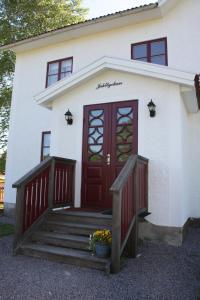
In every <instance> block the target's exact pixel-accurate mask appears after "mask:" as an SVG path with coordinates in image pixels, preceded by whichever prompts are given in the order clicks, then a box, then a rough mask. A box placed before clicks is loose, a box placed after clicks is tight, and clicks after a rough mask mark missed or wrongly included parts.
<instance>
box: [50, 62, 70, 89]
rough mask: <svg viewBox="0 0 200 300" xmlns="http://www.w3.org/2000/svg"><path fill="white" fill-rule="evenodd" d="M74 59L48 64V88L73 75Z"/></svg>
mask: <svg viewBox="0 0 200 300" xmlns="http://www.w3.org/2000/svg"><path fill="white" fill-rule="evenodd" d="M72 65H73V58H72V57H69V58H64V59H59V60H54V61H50V62H48V64H47V79H46V87H48V86H50V85H52V84H53V83H55V82H56V81H58V80H60V79H62V78H64V77H66V76H68V75H70V74H71V73H72Z"/></svg>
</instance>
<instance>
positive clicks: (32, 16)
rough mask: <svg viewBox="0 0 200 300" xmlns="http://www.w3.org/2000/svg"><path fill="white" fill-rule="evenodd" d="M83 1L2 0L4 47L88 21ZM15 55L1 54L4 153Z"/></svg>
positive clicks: (0, 114)
mask: <svg viewBox="0 0 200 300" xmlns="http://www.w3.org/2000/svg"><path fill="white" fill-rule="evenodd" d="M81 4H82V0H0V45H5V44H9V43H12V42H14V41H17V40H20V39H24V38H27V37H31V36H35V35H37V34H40V33H43V32H46V31H50V30H53V29H56V28H60V27H63V26H66V25H69V24H73V23H77V22H81V21H84V18H85V15H86V13H87V9H84V8H82V6H81ZM14 65H15V55H14V53H12V52H11V51H4V52H0V151H5V149H6V145H7V133H8V122H9V113H10V103H11V90H12V80H13V72H14Z"/></svg>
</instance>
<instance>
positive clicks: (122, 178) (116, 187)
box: [110, 155, 137, 193]
mask: <svg viewBox="0 0 200 300" xmlns="http://www.w3.org/2000/svg"><path fill="white" fill-rule="evenodd" d="M136 161H137V155H131V156H130V157H129V159H128V160H127V162H126V164H125V166H124V167H123V169H122V170H121V172H120V173H119V175H118V176H117V178H116V179H115V181H114V183H113V185H112V186H111V188H110V191H111V192H113V193H119V192H120V190H121V189H123V187H124V185H125V183H126V181H127V178H128V177H129V175H130V173H131V172H132V170H133V169H134V167H135V164H136Z"/></svg>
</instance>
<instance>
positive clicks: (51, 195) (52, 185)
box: [48, 158, 55, 208]
mask: <svg viewBox="0 0 200 300" xmlns="http://www.w3.org/2000/svg"><path fill="white" fill-rule="evenodd" d="M54 188H55V158H52V161H51V170H50V172H49V192H48V208H53V202H54Z"/></svg>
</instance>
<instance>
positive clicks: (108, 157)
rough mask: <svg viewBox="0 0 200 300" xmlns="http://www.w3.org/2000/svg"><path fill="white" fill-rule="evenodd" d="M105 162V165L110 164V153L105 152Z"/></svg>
mask: <svg viewBox="0 0 200 300" xmlns="http://www.w3.org/2000/svg"><path fill="white" fill-rule="evenodd" d="M106 164H107V166H109V165H110V153H108V154H107V158H106Z"/></svg>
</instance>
